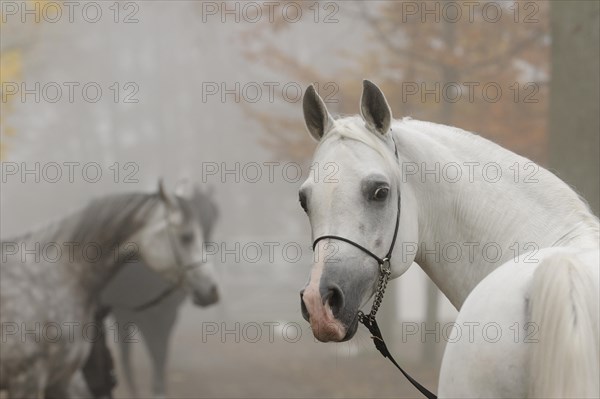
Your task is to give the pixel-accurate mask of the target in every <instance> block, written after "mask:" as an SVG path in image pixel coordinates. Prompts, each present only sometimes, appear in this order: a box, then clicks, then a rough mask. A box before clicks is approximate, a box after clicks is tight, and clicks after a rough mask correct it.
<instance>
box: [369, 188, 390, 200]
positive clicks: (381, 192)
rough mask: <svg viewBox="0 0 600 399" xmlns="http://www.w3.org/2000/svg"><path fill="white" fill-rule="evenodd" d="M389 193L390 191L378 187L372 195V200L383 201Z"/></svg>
mask: <svg viewBox="0 0 600 399" xmlns="http://www.w3.org/2000/svg"><path fill="white" fill-rule="evenodd" d="M389 192H390V189H389V188H388V187H379V188H378V189H377V190H375V192H374V193H373V199H374V200H375V201H383V200H384V199H386V198H387V196H388V194H389Z"/></svg>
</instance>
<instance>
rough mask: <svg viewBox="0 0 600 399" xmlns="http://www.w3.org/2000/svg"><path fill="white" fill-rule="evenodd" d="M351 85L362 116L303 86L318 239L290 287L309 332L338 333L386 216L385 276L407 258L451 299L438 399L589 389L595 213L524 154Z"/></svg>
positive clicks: (366, 276) (307, 192)
mask: <svg viewBox="0 0 600 399" xmlns="http://www.w3.org/2000/svg"><path fill="white" fill-rule="evenodd" d="M363 89H364V90H363V94H362V99H361V104H360V111H361V116H362V117H359V116H353V117H346V118H340V119H333V118H332V117H331V116H330V114H329V113H328V111H327V109H326V107H325V104H324V103H323V101H322V100H321V98H320V97H319V96H318V94H317V93H316V91H315V90H314V88H313V86H310V87H309V88H308V89H307V91H306V94H305V96H304V102H303V107H304V116H305V121H306V125H307V127H308V130H309V132H310V134H311V135H312V136H313V137H314V138H315V139H316V140H317V141H319V144H318V147H317V149H316V151H315V155H314V166H313V168H312V170H311V174H310V176H309V178H308V179H307V181H306V182H305V183H304V184H303V185H302V187H301V189H300V202H301V204H302V206H303V207H304V209H305V210H306V212H307V214H308V217H309V220H310V223H311V228H312V234H313V239H317V238H318V239H317V240H316V242H315V244H316V245H315V247H316V248H315V251H316V254H317V255H318V256H317V257H316V259H315V263H314V266H313V267H312V270H311V273H310V278H309V281H308V283H307V285H306V287H305V289H304V290H302V292H301V303H302V310H303V315H304V317H305V318H306V319H307V320H308V321H309V322H310V325H311V328H312V330H313V333H314V335H315V337H316V338H317V339H319V340H321V341H344V340H348V339H350V338H352V336H353V335H354V333H355V332H356V329H357V326H358V317H357V312H358V311H359V309H360V308H361V306H363V305H364V304H365V303H366V302H367V301H368V300H369V298H370V297H371V296H372V295H373V294H374V292H375V290H376V285H377V283H378V278H379V273H380V269H379V267H378V262H376V261H375V259H374V258H378V259H380V257H384V256H385V254H386V251H388V248H390V246H391V243H392V237H393V236H394V228H395V222H396V218H397V217H398V234H397V240H398V242H397V243H396V245H395V246H393V251H392V252H391V254H390V258H391V260H390V267H391V277H392V278H394V277H398V276H400V275H402V274H403V273H404V272H405V271H406V270H407V269H408V267H409V266H410V265H411V264H412V263H413V261H414V262H415V263H417V264H418V265H419V266H420V267H421V268H423V270H424V271H425V272H426V273H427V274H428V275H429V277H430V278H431V279H432V280H433V281H434V282H435V283H436V284H437V286H438V287H439V288H440V290H441V291H442V292H443V293H444V294H445V295H446V296H447V297H448V299H449V300H450V301H451V302H452V304H453V305H454V306H455V307H456V308H457V309H459V310H460V313H459V316H458V318H457V320H456V323H455V324H454V326H453V329H452V330H451V331H447V337H448V344H447V347H446V351H445V353H444V358H443V362H442V368H441V373H440V380H439V385H438V393H439V397H494V398H499V397H513V398H524V397H544V398H548V397H598V396H599V395H600V392H599V390H600V388H599V381H598V378H599V359H600V353H599V342H598V341H599V338H598V335H599V309H598V308H599V285H600V284H599V272H598V270H599V223H598V218H597V217H595V216H594V215H593V214H592V213H591V212H590V210H589V208H588V207H587V206H586V204H585V203H584V202H583V201H582V200H581V199H580V198H579V197H578V196H577V194H576V193H575V192H574V191H573V190H571V189H570V188H569V187H568V186H567V185H566V184H565V183H564V182H562V181H561V180H560V179H558V178H557V177H556V176H555V175H553V174H552V173H550V172H549V171H547V170H545V169H543V168H541V167H539V166H537V165H535V164H534V163H533V162H531V161H529V160H528V159H526V158H523V157H521V156H519V155H517V154H514V153H513V152H511V151H508V150H506V149H504V148H501V147H500V146H498V145H496V144H494V143H492V142H490V141H488V140H486V139H484V138H482V137H479V136H476V135H474V134H471V133H468V132H465V131H463V130H460V129H457V128H454V127H448V126H443V125H437V124H434V123H428V122H419V121H415V120H411V119H408V118H405V119H402V120H398V121H395V120H393V118H392V114H391V110H390V107H389V105H388V103H387V101H386V99H385V97H384V95H383V93H382V92H381V91H380V90H379V88H378V87H377V86H375V85H374V84H373V83H371V82H368V81H365V82H364V88H363ZM332 163H334V164H335V165H336V168H335V170H336V171H337V173H336V174H335V176H329V177H330V178H329V179H324V176H326V175H325V174H323V169H324V168H327V170H331V167H330V164H332ZM596 177H597V176H596ZM399 197H400V198H399ZM400 203H401V205H399V204H400ZM324 235H326V236H331V235H334V236H335V237H330V238H327V237H325V238H321V237H322V236H324ZM357 244H358V245H359V246H361V247H362V248H359V247H358V246H357ZM332 249H333V250H335V252H334V253H332ZM368 252H370V254H369V253H368ZM384 335H385V334H384ZM382 367H383V366H382Z"/></svg>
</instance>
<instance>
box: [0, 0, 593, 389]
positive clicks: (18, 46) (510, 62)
mask: <svg viewBox="0 0 600 399" xmlns="http://www.w3.org/2000/svg"><path fill="white" fill-rule="evenodd" d="M0 3H1V4H2V21H1V25H0V28H1V48H0V50H1V54H0V56H1V71H0V72H1V73H0V81H1V83H2V92H1V94H2V102H1V107H2V113H1V119H0V130H1V140H2V141H1V147H0V151H1V159H2V166H3V173H2V185H1V192H0V200H1V221H0V228H1V234H0V237H1V238H3V239H6V238H8V237H11V236H14V235H17V234H21V233H24V232H27V231H29V230H32V229H34V228H36V227H38V226H42V225H44V224H46V223H48V222H49V221H51V220H55V219H56V218H58V217H61V216H62V215H66V214H68V213H69V212H72V211H73V210H76V209H78V208H81V207H82V206H84V205H85V204H86V203H87V202H88V201H89V200H91V199H93V198H97V197H100V196H103V195H106V194H109V193H115V192H130V191H152V190H156V185H157V181H158V179H159V178H160V177H163V178H164V179H165V182H166V184H167V186H168V187H169V188H170V189H173V188H174V187H175V186H176V185H177V182H178V181H179V180H180V179H182V178H187V179H189V180H190V181H193V182H195V183H197V184H198V185H199V186H200V187H202V188H203V189H204V190H210V191H212V196H213V198H214V200H215V202H216V203H217V205H218V209H219V219H218V222H217V224H216V227H215V230H214V234H213V237H212V238H211V240H212V241H213V242H215V243H217V244H218V246H219V248H221V250H220V251H219V253H218V254H216V255H215V256H214V260H215V262H216V263H217V269H218V274H219V279H220V283H221V287H222V288H221V293H222V298H221V301H220V302H219V303H218V304H217V305H214V306H212V307H210V308H206V309H201V308H198V307H195V306H193V305H192V303H191V302H190V301H186V302H184V303H183V305H182V306H181V308H180V309H179V313H178V319H177V324H176V326H175V330H174V331H173V334H172V336H171V344H170V353H169V357H168V366H167V371H166V378H167V384H168V389H167V391H168V396H169V397H176V398H184V397H365V396H373V397H415V396H417V395H418V393H417V391H416V390H414V389H413V388H412V387H411V386H409V384H408V383H407V382H406V381H404V380H403V379H402V378H401V377H400V375H399V374H397V373H396V370H395V369H393V368H392V367H391V366H390V365H389V364H388V363H387V362H386V361H385V360H384V359H382V358H380V357H379V354H378V353H376V352H375V349H374V348H373V347H372V344H371V342H370V338H369V335H368V334H367V332H366V331H364V330H360V331H359V333H358V334H357V337H356V338H355V339H353V340H352V341H351V342H348V343H343V344H322V343H317V342H316V341H315V340H314V339H313V338H312V334H311V333H310V328H309V326H308V324H307V323H306V322H305V321H304V320H303V319H302V317H301V314H300V306H299V305H300V304H299V296H298V291H299V289H300V288H301V287H302V286H303V285H304V284H305V282H306V280H307V278H308V272H309V268H310V265H311V259H312V258H311V256H312V254H311V251H310V229H309V225H308V222H307V220H306V218H305V216H304V213H303V211H302V209H301V208H300V206H298V200H297V198H298V197H297V190H298V187H299V186H300V184H301V183H302V182H303V181H304V179H305V178H306V176H307V173H308V167H309V166H310V156H311V154H312V151H313V149H314V143H313V142H312V141H311V139H310V138H309V137H308V134H307V133H306V132H305V128H304V121H303V117H302V111H301V96H302V92H303V90H304V89H305V88H306V86H307V85H308V84H309V83H312V82H315V83H316V84H317V88H318V91H319V92H320V94H321V96H322V97H323V98H324V100H325V102H326V103H327V106H328V108H329V110H330V112H332V113H333V114H355V113H357V112H358V100H359V96H360V92H361V89H362V79H363V78H369V79H370V80H372V81H374V82H375V83H377V84H378V85H379V86H380V87H381V88H382V90H383V91H384V92H385V94H386V96H387V99H388V101H389V102H390V105H391V107H392V110H393V113H394V116H395V117H396V118H400V117H403V116H412V117H413V118H415V119H422V120H428V121H433V122H438V123H444V124H449V125H455V126H458V127H460V128H463V129H466V130H469V131H473V132H476V133H478V134H481V135H482V136H484V137H487V138H489V139H491V140H493V141H494V142H496V143H499V144H501V145H502V146H505V147H507V148H509V149H511V150H513V151H515V152H517V153H519V154H521V155H524V156H526V157H529V158H531V159H532V160H534V161H535V162H537V163H539V164H541V165H543V166H545V167H547V168H549V169H550V170H552V171H553V172H555V173H556V174H558V175H559V176H560V177H561V178H563V179H564V180H565V181H566V182H568V183H569V184H570V185H571V186H573V187H574V188H575V189H576V190H577V191H578V192H579V193H580V194H581V195H582V196H583V197H584V198H585V199H586V200H587V201H588V203H589V204H590V206H591V208H592V209H593V210H594V212H595V213H596V214H598V210H599V179H598V171H599V169H600V165H599V153H598V152H599V147H600V143H599V132H600V122H599V114H600V112H599V110H600V103H599V92H600V86H599V70H600V65H599V57H600V56H599V47H600V46H599V20H600V6H599V4H600V3H598V2H596V1H567V2H561V1H553V2H546V1H543V2H537V1H515V2H513V1H508V2H494V1H478V2H461V1H427V2H415V1H364V2H362V1H318V2H317V1H271V2H252V1H225V2H220V1H219V2H211V1H205V2H202V1H186V0H181V1H161V0H157V1H112V0H106V1H96V2H94V1H89V2H88V1H71V2H62V1H42V0H39V1H33V0H27V1H5V0H2V1H1V2H0ZM475 3H476V4H475ZM55 164H57V165H59V169H60V170H61V171H62V177H60V178H57V179H55V178H54V177H55V173H54V169H53V170H52V171H51V170H50V169H49V168H46V166H48V165H53V166H52V167H54V165H55ZM36 165H37V166H36ZM68 165H73V169H71V170H72V176H69V175H68V171H69V166H68ZM15 168H16V170H17V173H16V174H13V172H12V171H14V170H15ZM9 171H10V173H9ZM27 171H29V172H28V173H27ZM46 172H47V173H48V174H46ZM98 172H99V173H100V175H98ZM269 243H276V244H273V245H272V246H273V248H274V250H273V251H272V256H269V254H270V251H269V245H271V244H269ZM250 247H252V248H250ZM223 248H224V249H225V250H223ZM244 248H250V249H248V251H250V250H251V251H256V248H260V251H262V253H259V254H258V256H255V253H256V252H251V255H249V253H247V251H246V253H245V252H244V251H245V250H244ZM290 248H291V249H290ZM298 248H299V249H300V250H299V251H298ZM226 249H230V250H231V251H230V252H227V251H226ZM131 289H132V290H135V287H132V288H131ZM390 290H391V292H392V293H388V294H387V296H386V300H385V301H384V309H383V310H382V312H385V313H386V315H387V320H389V323H386V325H385V326H384V335H385V336H386V338H387V339H388V340H390V341H391V342H392V346H393V349H394V353H397V354H398V355H397V356H396V357H397V359H399V360H401V363H403V364H404V365H406V367H407V368H408V369H409V370H411V371H413V372H414V375H413V376H414V377H416V378H417V379H418V380H419V381H420V382H422V383H423V384H424V385H426V386H428V387H429V388H430V389H434V390H435V388H436V384H437V373H438V370H439V363H440V359H441V354H442V353H443V347H444V339H443V337H441V335H440V332H439V330H438V332H435V331H436V330H435V329H436V328H438V329H439V326H440V323H441V326H443V325H444V323H448V322H450V321H452V320H453V318H454V316H455V313H456V312H455V310H454V309H453V308H452V306H451V305H450V304H449V303H448V301H447V300H446V299H445V298H444V297H443V295H441V294H440V293H439V292H438V290H437V288H435V286H433V285H432V284H431V283H430V282H429V281H428V279H427V277H426V276H425V275H424V274H423V273H422V271H421V270H420V269H418V268H415V267H413V268H411V270H409V272H408V273H407V274H406V275H405V276H403V277H402V278H401V279H398V280H395V281H393V282H392V283H391V288H390ZM394 299H395V300H394ZM107 323H109V324H110V323H111V319H109V320H108V321H107ZM207 323H208V324H207ZM436 323H438V324H436ZM408 325H416V326H418V328H419V331H420V333H418V334H414V335H408V334H406V332H407V330H406V328H405V326H408ZM436 325H437V327H436ZM207 326H210V328H211V329H212V328H213V327H214V326H217V327H216V328H217V332H216V333H214V331H213V330H210V331H209V330H207V328H208V327H207ZM256 326H258V328H257V327H256ZM428 328H430V329H433V331H434V333H430V334H421V333H424V332H425V331H428V330H427V329H428ZM254 331H258V332H260V334H261V335H260V337H259V338H258V339H256V333H255V332H254ZM138 338H139V339H138V340H137V341H138V342H135V343H131V344H130V345H131V350H132V353H133V369H134V371H135V376H136V379H137V381H138V385H139V392H140V393H139V395H140V397H148V396H150V395H151V393H152V387H151V380H152V375H151V369H152V367H151V362H150V361H149V359H148V355H147V354H146V352H145V349H144V346H143V342H142V341H143V337H141V336H139V337H138ZM110 345H111V347H112V348H113V349H114V351H113V353H114V354H115V358H116V360H117V372H118V374H119V380H120V384H119V386H118V387H117V391H116V393H117V396H118V397H128V395H129V392H128V391H127V389H126V386H125V384H124V383H123V375H122V365H121V364H120V362H119V356H118V348H117V346H118V345H117V343H116V342H114V340H111V342H110Z"/></svg>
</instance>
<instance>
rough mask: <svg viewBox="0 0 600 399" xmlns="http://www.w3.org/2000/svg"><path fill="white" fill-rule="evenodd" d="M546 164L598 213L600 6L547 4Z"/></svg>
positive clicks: (599, 202) (599, 189)
mask: <svg viewBox="0 0 600 399" xmlns="http://www.w3.org/2000/svg"><path fill="white" fill-rule="evenodd" d="M551 6H552V8H551V11H552V17H551V23H552V81H551V84H550V135H549V157H548V159H549V166H550V167H551V168H552V169H553V171H555V172H556V173H557V174H558V176H559V177H561V178H562V179H564V180H565V181H566V182H567V183H569V184H570V185H571V186H572V187H573V188H575V190H576V191H577V192H578V193H579V194H580V195H582V196H583V198H584V199H585V200H587V201H588V203H589V204H590V207H591V208H592V210H593V211H594V213H595V214H596V215H598V212H599V210H600V195H599V191H600V186H599V178H598V171H599V170H600V160H599V158H600V157H599V152H600V150H599V148H600V141H599V136H600V83H599V82H600V77H599V76H600V75H599V72H598V71H600V62H599V60H600V54H599V45H598V41H599V36H600V23H599V21H600V3H599V2H597V1H578V2H575V1H554V2H552V3H551Z"/></svg>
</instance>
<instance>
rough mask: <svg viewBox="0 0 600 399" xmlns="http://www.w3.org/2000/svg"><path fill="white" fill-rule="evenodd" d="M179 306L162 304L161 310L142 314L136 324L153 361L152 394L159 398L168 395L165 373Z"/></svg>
mask: <svg viewBox="0 0 600 399" xmlns="http://www.w3.org/2000/svg"><path fill="white" fill-rule="evenodd" d="M178 306H179V304H169V303H165V304H161V305H160V309H156V311H150V312H147V314H146V313H144V314H140V315H139V317H138V320H136V324H137V325H138V327H139V329H140V332H141V333H142V335H143V337H144V342H145V343H146V347H147V349H148V353H149V354H150V358H151V359H152V365H153V383H152V393H153V394H154V396H155V397H157V398H163V397H165V395H166V381H165V380H166V378H165V371H166V365H167V358H168V352H169V340H170V337H171V332H172V331H173V327H174V325H175V321H176V319H177V308H178Z"/></svg>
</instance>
